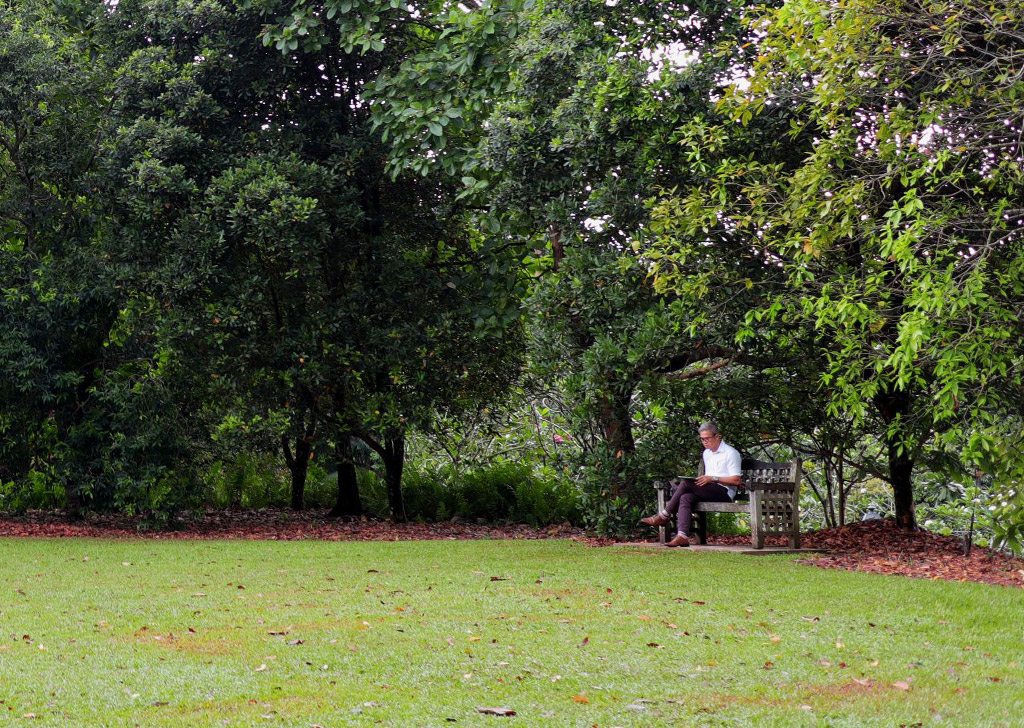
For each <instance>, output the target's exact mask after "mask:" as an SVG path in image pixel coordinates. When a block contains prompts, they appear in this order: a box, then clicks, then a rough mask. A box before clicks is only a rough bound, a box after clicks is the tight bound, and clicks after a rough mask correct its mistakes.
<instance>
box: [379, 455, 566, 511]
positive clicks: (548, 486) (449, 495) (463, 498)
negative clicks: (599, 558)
mask: <svg viewBox="0 0 1024 728" xmlns="http://www.w3.org/2000/svg"><path fill="white" fill-rule="evenodd" d="M404 490H405V499H406V507H407V508H408V510H409V515H410V517H411V518H419V519H422V520H425V521H428V522H436V521H444V520H448V519H451V518H453V517H455V518H458V519H461V520H464V521H471V522H473V521H477V520H481V521H485V522H489V523H497V522H510V523H526V524H529V525H531V526H546V525H553V524H560V523H566V522H569V523H579V522H580V519H581V516H580V506H579V498H578V495H577V493H576V489H575V487H574V486H573V485H572V484H571V483H569V482H568V481H567V480H566V479H564V478H558V477H556V476H554V475H553V474H551V473H545V472H540V473H536V472H534V471H533V470H532V469H531V468H530V467H529V466H528V465H521V464H513V463H505V464H502V465H494V466H490V467H481V468H472V469H467V470H465V471H456V470H454V469H453V468H452V467H451V466H440V467H437V466H434V467H429V466H428V467H427V468H423V467H417V463H415V462H414V463H411V464H410V467H409V468H408V472H407V473H406V476H405V479H404ZM371 500H372V498H371Z"/></svg>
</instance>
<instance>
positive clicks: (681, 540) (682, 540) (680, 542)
mask: <svg viewBox="0 0 1024 728" xmlns="http://www.w3.org/2000/svg"><path fill="white" fill-rule="evenodd" d="M665 545H666V546H668V547H670V548H674V547H676V546H689V545H690V539H688V538H687V537H686V536H684V535H683V534H681V533H677V534H676V537H675V538H674V539H672V540H671V541H669V542H668V543H667V544H665Z"/></svg>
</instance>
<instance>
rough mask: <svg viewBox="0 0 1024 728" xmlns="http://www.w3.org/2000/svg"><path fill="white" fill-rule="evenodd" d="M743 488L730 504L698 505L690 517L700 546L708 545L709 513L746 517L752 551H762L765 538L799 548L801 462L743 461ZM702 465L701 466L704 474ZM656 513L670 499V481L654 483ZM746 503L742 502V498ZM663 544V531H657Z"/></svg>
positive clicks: (701, 471)
mask: <svg viewBox="0 0 1024 728" xmlns="http://www.w3.org/2000/svg"><path fill="white" fill-rule="evenodd" d="M741 467H742V473H743V485H742V486H740V489H739V491H738V492H737V493H736V500H735V501H733V502H732V503H698V504H697V508H696V509H695V511H694V513H693V518H694V526H695V528H694V530H695V531H696V533H697V540H698V542H699V543H702V544H704V543H707V542H708V517H707V514H708V513H749V514H750V537H751V541H752V542H753V545H754V548H755V549H761V548H764V537H765V536H787V537H788V538H789V545H790V548H794V549H798V548H800V477H801V469H800V459H799V458H796V459H794V460H790V461H789V462H786V463H766V462H762V461H760V460H753V459H749V458H744V460H743V463H742V465H741ZM703 471H704V463H703V462H701V464H700V474H703ZM654 487H655V488H656V489H657V491H658V512H659V513H660V512H661V511H663V510H664V509H665V503H666V502H667V501H668V499H669V498H671V497H672V489H673V487H674V485H673V483H672V481H656V482H655V483H654ZM744 497H746V498H749V500H743V498H744ZM658 538H659V540H660V541H661V543H665V527H664V526H661V527H660V528H659V529H658Z"/></svg>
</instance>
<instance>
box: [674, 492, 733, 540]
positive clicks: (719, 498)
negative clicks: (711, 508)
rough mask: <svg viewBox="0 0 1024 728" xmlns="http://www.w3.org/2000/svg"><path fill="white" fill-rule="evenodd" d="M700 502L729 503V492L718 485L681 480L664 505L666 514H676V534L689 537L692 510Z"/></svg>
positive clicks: (730, 499)
mask: <svg viewBox="0 0 1024 728" xmlns="http://www.w3.org/2000/svg"><path fill="white" fill-rule="evenodd" d="M700 502H710V503H731V502H732V498H730V497H729V491H728V490H726V489H725V486H724V485H720V484H719V483H708V484H707V485H697V481H696V480H694V479H693V478H682V479H681V480H680V481H679V485H678V486H676V489H675V490H674V491H673V492H672V497H671V498H670V499H669V501H668V503H666V504H665V510H666V511H667V512H668V513H677V514H678V515H677V516H676V523H677V524H678V532H679V533H685V534H686V535H687V536H689V535H690V529H691V526H692V523H693V520H692V519H693V509H694V506H696V505H697V504H698V503H700Z"/></svg>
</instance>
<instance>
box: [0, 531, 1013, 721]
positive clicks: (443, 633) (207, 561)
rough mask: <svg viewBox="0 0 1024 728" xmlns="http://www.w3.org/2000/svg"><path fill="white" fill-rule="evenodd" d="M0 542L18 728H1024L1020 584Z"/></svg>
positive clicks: (260, 549) (216, 546) (549, 554)
mask: <svg viewBox="0 0 1024 728" xmlns="http://www.w3.org/2000/svg"><path fill="white" fill-rule="evenodd" d="M0 549H2V551H3V555H4V559H3V567H2V570H0V594H2V600H0V701H2V702H0V722H2V723H4V724H12V725H18V724H24V725H33V726H119V727H120V726H134V725H138V726H145V727H149V726H204V727H205V726H221V725H227V726H274V725H286V726H303V727H306V728H309V727H311V726H318V725H319V726H323V728H335V727H337V726H449V725H454V726H460V725H461V726H538V725H545V726H547V725H550V726H580V727H589V726H599V727H601V728H605V727H607V726H655V725H665V726H857V727H862V726H886V727H887V728H898V727H899V726H1024V639H1022V637H1024V634H1022V633H1024V592H1022V591H1020V590H1015V589H1009V588H1003V587H993V586H986V585H977V584H954V583H943V582H930V581H919V580H909V579H902V578H898V577H882V576H872V575H864V574H852V573H845V572H837V571H824V570H820V569H816V568H813V567H809V566H802V565H799V564H795V563H793V561H792V559H791V557H785V556H763V557H749V556H731V555H723V554H707V553H693V552H686V553H676V552H670V551H643V550H632V549H627V548H588V547H585V546H580V545H577V544H573V543H570V542H564V541H546V542H544V541H540V542H538V541H476V542H466V541H458V542H456V541H431V542H401V543H323V542H241V541H222V542H196V543H189V542H171V541H168V542H162V541H152V540H146V541H103V540H0ZM482 707H501V708H508V709H511V710H514V711H516V713H517V714H516V715H515V716H511V717H499V716H495V715H487V714H481V713H479V712H477V708H482Z"/></svg>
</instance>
